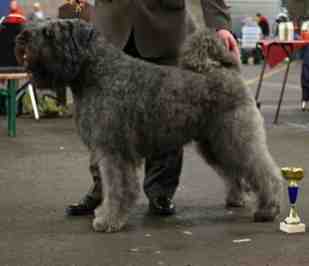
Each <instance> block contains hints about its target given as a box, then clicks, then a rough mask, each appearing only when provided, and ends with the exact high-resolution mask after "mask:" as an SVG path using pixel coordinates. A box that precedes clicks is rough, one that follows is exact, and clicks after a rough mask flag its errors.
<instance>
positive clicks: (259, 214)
mask: <svg viewBox="0 0 309 266" xmlns="http://www.w3.org/2000/svg"><path fill="white" fill-rule="evenodd" d="M279 213H280V206H279V205H275V206H272V207H269V208H264V209H260V210H257V211H256V212H255V213H254V222H256V223H265V222H272V221H274V220H275V219H276V217H277V216H278V215H279Z"/></svg>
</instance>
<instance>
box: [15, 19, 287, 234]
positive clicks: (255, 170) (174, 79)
mask: <svg viewBox="0 0 309 266" xmlns="http://www.w3.org/2000/svg"><path fill="white" fill-rule="evenodd" d="M205 32H206V31H205ZM182 53H183V54H182V57H181V65H182V68H187V69H186V70H183V69H181V68H177V67H167V66H158V65H154V64H151V63H147V62H144V61H141V60H137V59H134V58H132V57H130V56H127V55H126V54H124V53H123V52H122V51H121V50H119V49H117V48H115V47H113V46H112V45H111V44H109V43H108V42H107V41H106V40H105V39H104V38H103V37H101V36H100V35H99V34H98V33H97V32H96V31H95V30H94V29H93V26H91V25H90V24H87V23H85V22H81V21H79V20H54V21H47V22H43V23H42V24H40V25H36V26H33V27H29V29H26V30H24V31H23V32H22V33H21V34H20V35H19V36H18V38H17V45H16V55H17V58H18V61H19V62H21V63H23V64H24V65H25V66H26V67H27V69H28V70H29V72H31V73H32V76H33V79H34V81H35V82H37V83H42V84H44V85H45V86H46V85H48V86H49V87H63V88H64V87H66V86H69V87H70V88H71V90H72V93H73V98H74V103H75V107H76V110H75V112H76V113H75V115H76V123H77V128H78V131H79V134H80V136H81V138H82V140H83V142H84V143H85V144H86V145H87V147H88V148H89V151H90V153H91V155H92V157H93V158H96V163H97V165H98V166H99V169H100V173H101V176H102V179H103V181H102V182H103V191H102V193H103V195H104V201H103V203H102V204H101V205H100V206H99V207H98V208H97V209H96V211H95V219H94V221H93V227H94V229H95V230H97V231H105V232H113V231H118V230H120V229H121V228H122V227H123V226H124V225H125V224H126V222H127V219H128V215H129V212H130V210H131V208H132V207H133V206H134V203H135V202H136V199H137V197H138V192H139V190H140V185H139V180H138V177H137V173H136V172H137V167H139V166H140V165H141V163H142V161H143V160H142V159H143V158H144V157H145V156H149V155H150V154H152V153H156V152H158V151H160V152H162V150H163V151H164V149H170V148H177V147H181V146H183V145H184V144H187V143H190V142H192V141H195V142H196V144H197V147H198V151H199V153H200V155H201V156H202V157H203V158H204V159H205V161H206V162H208V163H209V164H210V165H211V166H212V167H214V169H215V170H216V171H217V172H218V173H219V175H220V176H221V177H223V179H224V181H225V183H226V185H227V190H228V194H230V195H232V197H233V195H234V196H235V197H236V198H237V197H239V193H240V184H241V183H242V180H245V182H246V183H247V184H248V185H249V186H250V189H251V190H252V191H253V192H254V193H255V194H256V197H257V210H256V211H255V214H254V218H255V221H272V220H273V219H274V218H275V217H276V216H277V214H278V213H279V209H280V208H279V204H280V196H281V188H282V182H281V176H280V171H279V168H278V167H277V165H276V164H275V162H274V161H273V159H272V157H271V155H270V153H269V151H268V148H267V144H266V137H265V132H264V126H263V119H262V117H261V115H260V113H259V111H258V109H257V108H256V104H255V101H254V99H253V97H252V95H251V93H250V91H249V89H248V88H247V86H246V85H245V83H244V81H243V80H242V78H241V76H240V74H239V71H238V70H237V67H236V65H237V63H235V61H233V59H231V57H230V56H229V55H228V54H226V51H225V50H224V48H223V46H222V45H221V44H219V42H218V41H217V40H216V39H215V38H214V37H213V36H212V35H211V34H207V32H206V33H204V34H203V33H197V34H195V35H193V36H192V37H191V39H189V41H188V42H187V44H186V45H185V46H184V49H183V51H182ZM198 72H199V73H198ZM230 197H231V196H230Z"/></svg>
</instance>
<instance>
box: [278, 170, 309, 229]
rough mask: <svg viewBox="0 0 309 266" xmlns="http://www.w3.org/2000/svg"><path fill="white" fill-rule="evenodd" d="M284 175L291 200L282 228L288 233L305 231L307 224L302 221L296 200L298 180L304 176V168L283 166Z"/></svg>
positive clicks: (281, 224)
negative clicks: (288, 212)
mask: <svg viewBox="0 0 309 266" xmlns="http://www.w3.org/2000/svg"><path fill="white" fill-rule="evenodd" d="M281 173H282V176H283V177H284V178H285V179H286V180H287V181H288V193H289V201H290V214H289V216H288V217H287V218H285V219H284V221H282V222H281V223H280V230H281V231H283V232H285V233H288V234H293V233H303V232H305V231H306V225H305V224H304V223H302V222H301V220H300V218H299V216H298V213H297V211H296V200H297V196H298V191H299V187H298V182H299V181H300V180H302V179H303V177H304V170H303V169H302V168H296V167H284V168H281Z"/></svg>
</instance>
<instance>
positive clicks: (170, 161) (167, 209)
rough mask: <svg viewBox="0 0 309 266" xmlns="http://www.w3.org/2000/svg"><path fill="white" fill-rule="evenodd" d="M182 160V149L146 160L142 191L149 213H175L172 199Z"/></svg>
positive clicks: (155, 155)
mask: <svg viewBox="0 0 309 266" xmlns="http://www.w3.org/2000/svg"><path fill="white" fill-rule="evenodd" d="M182 160H183V149H182V148H180V149H175V150H171V151H169V152H166V153H157V154H154V155H152V156H149V157H147V158H146V162H145V179H144V191H145V194H146V196H147V197H148V199H149V201H150V203H149V210H150V212H151V213H153V214H159V215H171V214H174V213H175V205H174V204H173V202H172V198H173V196H174V194H175V192H176V189H177V186H178V184H179V177H180V174H181V168H182Z"/></svg>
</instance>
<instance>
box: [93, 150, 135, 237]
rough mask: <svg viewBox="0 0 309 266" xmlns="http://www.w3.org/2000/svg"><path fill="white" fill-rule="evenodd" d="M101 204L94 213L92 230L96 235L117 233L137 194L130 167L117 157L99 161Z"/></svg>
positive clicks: (133, 167)
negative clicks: (102, 196)
mask: <svg viewBox="0 0 309 266" xmlns="http://www.w3.org/2000/svg"><path fill="white" fill-rule="evenodd" d="M98 164H99V167H100V172H101V173H102V182H103V190H104V191H103V195H104V200H103V202H102V204H101V205H100V206H98V207H97V209H96V210H95V219H94V220H93V228H94V230H95V231H100V232H117V231H119V230H120V229H121V228H122V227H123V226H124V225H125V224H126V222H127V220H128V216H129V212H130V210H131V208H132V207H133V206H134V204H135V202H136V200H137V198H138V193H139V190H140V184H139V180H138V177H137V174H136V168H135V166H134V164H132V163H130V162H128V161H127V160H125V159H123V158H122V156H121V155H118V156H115V155H113V156H108V157H104V158H103V159H101V160H100V161H99V163H98Z"/></svg>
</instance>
